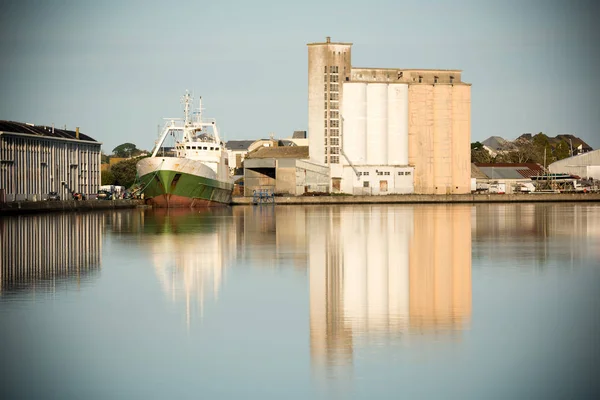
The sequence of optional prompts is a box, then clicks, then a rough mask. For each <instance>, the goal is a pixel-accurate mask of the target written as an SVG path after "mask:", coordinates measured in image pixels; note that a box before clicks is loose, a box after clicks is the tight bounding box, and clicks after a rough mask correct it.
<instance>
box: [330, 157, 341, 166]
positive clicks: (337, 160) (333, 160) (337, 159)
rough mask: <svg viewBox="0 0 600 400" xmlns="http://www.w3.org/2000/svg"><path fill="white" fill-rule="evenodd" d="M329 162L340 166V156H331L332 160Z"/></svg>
mask: <svg viewBox="0 0 600 400" xmlns="http://www.w3.org/2000/svg"><path fill="white" fill-rule="evenodd" d="M329 162H330V163H331V164H339V163H340V156H331V159H330V160H329Z"/></svg>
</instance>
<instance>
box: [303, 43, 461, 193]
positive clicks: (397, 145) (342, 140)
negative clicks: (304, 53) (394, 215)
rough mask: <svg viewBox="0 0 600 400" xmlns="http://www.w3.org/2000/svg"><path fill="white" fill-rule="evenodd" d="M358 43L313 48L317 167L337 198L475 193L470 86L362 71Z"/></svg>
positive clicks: (450, 76) (437, 73)
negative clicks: (354, 55) (323, 168)
mask: <svg viewBox="0 0 600 400" xmlns="http://www.w3.org/2000/svg"><path fill="white" fill-rule="evenodd" d="M351 50H352V44H351V43H342V42H336V43H334V42H331V40H330V38H329V37H328V38H327V40H326V42H324V43H310V44H308V113H309V120H308V138H309V147H310V158H311V160H313V161H315V162H319V163H324V164H325V165H328V166H329V169H330V190H331V191H332V192H344V193H351V194H390V193H420V194H458V193H469V192H470V178H471V176H470V174H471V164H470V161H471V160H470V140H471V85H470V84H468V83H465V82H463V81H462V79H461V71H460V70H429V69H401V68H358V67H353V66H352V62H351V61H352V60H351Z"/></svg>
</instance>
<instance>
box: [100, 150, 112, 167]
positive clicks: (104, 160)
mask: <svg viewBox="0 0 600 400" xmlns="http://www.w3.org/2000/svg"><path fill="white" fill-rule="evenodd" d="M100 162H101V163H102V164H108V163H110V157H109V156H107V155H106V154H104V152H102V153H101V154H100Z"/></svg>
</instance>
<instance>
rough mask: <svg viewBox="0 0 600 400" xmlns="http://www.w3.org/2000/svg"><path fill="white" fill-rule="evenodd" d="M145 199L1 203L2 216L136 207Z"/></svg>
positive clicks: (0, 212) (142, 203) (0, 211)
mask: <svg viewBox="0 0 600 400" xmlns="http://www.w3.org/2000/svg"><path fill="white" fill-rule="evenodd" d="M143 205H144V201H143V200H60V201H14V202H8V203H0V216H1V215H10V214H26V213H42V212H54V211H88V210H110V209H123V208H136V207H138V206H143Z"/></svg>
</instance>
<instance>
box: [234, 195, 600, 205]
mask: <svg viewBox="0 0 600 400" xmlns="http://www.w3.org/2000/svg"><path fill="white" fill-rule="evenodd" d="M263 202H264V203H265V204H270V203H273V204H398V203H400V204H401V203H405V204H416V203H425V204H432V203H433V204H441V203H531V202H600V193H527V194H525V193H519V194H516V193H515V194H451V195H436V194H400V195H386V196H344V195H333V196H331V195H329V196H273V197H272V198H270V199H269V200H265V199H263ZM253 203H256V199H255V198H253V197H242V196H234V197H232V199H231V204H232V205H242V204H253Z"/></svg>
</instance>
